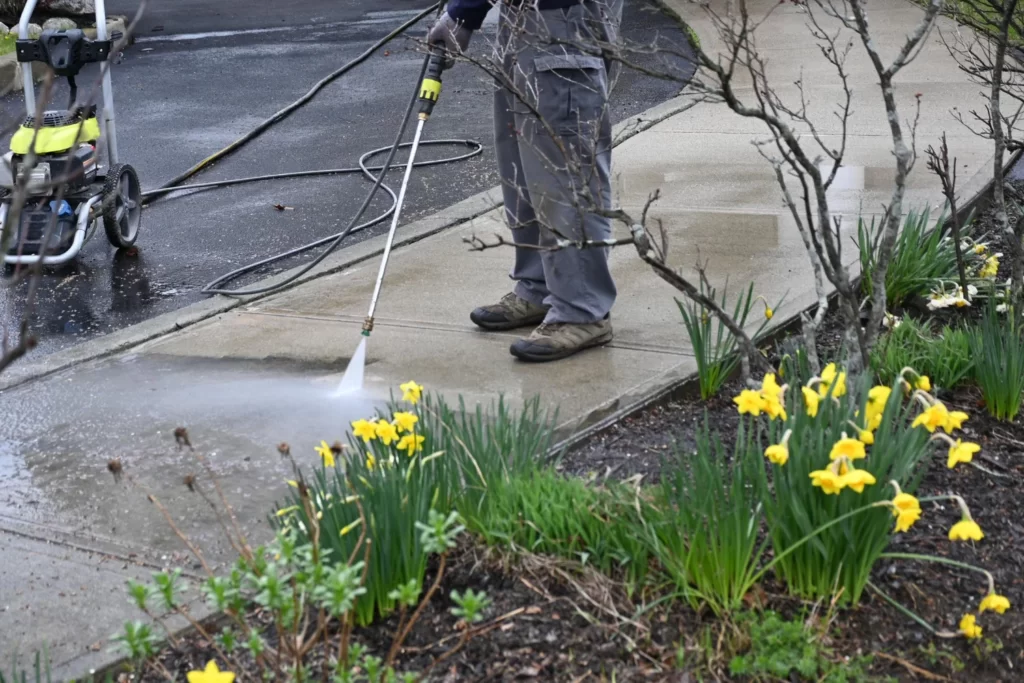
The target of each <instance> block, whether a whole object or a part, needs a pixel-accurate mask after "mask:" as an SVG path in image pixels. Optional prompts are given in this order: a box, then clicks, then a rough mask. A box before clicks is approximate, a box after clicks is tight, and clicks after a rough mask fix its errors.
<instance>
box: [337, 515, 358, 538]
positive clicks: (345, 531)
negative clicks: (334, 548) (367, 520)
mask: <svg viewBox="0 0 1024 683" xmlns="http://www.w3.org/2000/svg"><path fill="white" fill-rule="evenodd" d="M362 521H363V520H362V518H360V519H357V520H356V521H354V522H352V523H351V524H346V525H345V526H343V527H341V535H342V536H347V535H348V534H349V533H350V532H351V531H352V530H353V529H355V528H356V527H357V526H359V525H360V524H361V523H362Z"/></svg>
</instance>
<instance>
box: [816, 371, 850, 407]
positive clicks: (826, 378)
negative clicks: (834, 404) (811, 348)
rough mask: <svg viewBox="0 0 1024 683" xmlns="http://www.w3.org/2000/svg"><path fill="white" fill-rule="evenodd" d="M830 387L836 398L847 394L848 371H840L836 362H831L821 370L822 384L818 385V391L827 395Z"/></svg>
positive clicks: (823, 395)
mask: <svg viewBox="0 0 1024 683" xmlns="http://www.w3.org/2000/svg"><path fill="white" fill-rule="evenodd" d="M830 389H831V390H832V395H833V396H834V397H836V398H839V397H840V396H843V395H845V394H846V373H845V372H840V371H839V369H838V368H837V367H836V364H835V363H829V364H828V365H826V366H825V369H824V370H822V371H821V385H820V386H819V387H818V393H819V394H820V395H821V396H822V397H825V396H827V395H828V393H829V390H830Z"/></svg>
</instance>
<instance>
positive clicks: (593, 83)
mask: <svg viewBox="0 0 1024 683" xmlns="http://www.w3.org/2000/svg"><path fill="white" fill-rule="evenodd" d="M526 4H529V3H524V5H526ZM621 16H622V0H586V1H585V2H583V3H582V4H580V5H576V6H574V7H571V8H569V9H564V10H563V9H559V10H545V11H539V10H537V9H534V8H530V7H522V8H513V7H510V6H507V5H506V6H503V7H502V15H501V21H500V23H499V29H498V41H497V46H496V60H498V63H499V64H500V66H501V71H502V74H503V77H504V78H505V79H507V81H505V82H504V83H502V82H501V78H499V83H498V88H497V90H496V93H495V98H494V131H495V151H496V154H497V158H498V168H499V172H500V174H501V181H502V190H503V193H504V200H505V216H506V220H507V221H508V224H509V227H510V228H511V229H512V231H513V237H514V241H515V242H516V243H517V244H522V245H531V246H540V247H547V246H552V245H554V244H555V243H556V241H557V240H558V239H569V240H580V239H588V240H603V239H608V238H610V237H611V235H612V228H611V222H610V221H609V219H607V218H605V217H603V216H600V215H597V214H596V213H595V210H597V211H600V210H607V209H610V208H611V201H612V198H611V120H610V118H609V112H608V93H609V89H610V77H609V72H610V71H611V66H612V65H610V64H606V63H605V61H604V60H603V59H601V58H600V57H597V56H593V55H588V54H584V52H583V51H582V50H579V49H577V48H575V47H573V46H572V45H565V41H571V42H574V43H576V44H579V41H586V40H587V38H588V36H595V35H596V36H598V37H599V38H601V39H602V40H615V39H617V37H618V28H619V21H620V19H621ZM560 41H561V42H560ZM511 277H512V279H513V280H515V281H516V287H515V292H516V294H518V295H519V296H520V297H522V298H524V299H526V300H527V301H530V302H532V303H534V304H544V305H546V306H550V310H549V312H548V315H547V318H546V319H545V322H568V323H589V322H594V321H596V320H601V319H603V318H604V317H605V316H607V315H608V312H609V311H610V310H611V307H612V304H613V303H614V302H615V294H616V292H615V283H614V282H613V281H612V276H611V273H610V272H609V269H608V249H607V248H583V249H580V248H577V247H575V246H573V247H567V248H564V249H560V250H546V251H545V250H537V249H530V248H527V246H524V247H517V248H516V254H515V265H514V266H513V268H512V272H511Z"/></svg>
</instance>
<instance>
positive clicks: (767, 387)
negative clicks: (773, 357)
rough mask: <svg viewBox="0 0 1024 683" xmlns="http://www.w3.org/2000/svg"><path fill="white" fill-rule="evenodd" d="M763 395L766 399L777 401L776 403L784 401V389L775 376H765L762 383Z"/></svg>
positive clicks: (770, 374)
mask: <svg viewBox="0 0 1024 683" xmlns="http://www.w3.org/2000/svg"><path fill="white" fill-rule="evenodd" d="M761 393H762V394H764V397H765V398H768V399H775V400H776V401H780V400H782V387H780V386H779V383H778V382H776V381H775V375H774V374H772V373H769V374H767V375H765V376H764V380H763V381H762V382H761Z"/></svg>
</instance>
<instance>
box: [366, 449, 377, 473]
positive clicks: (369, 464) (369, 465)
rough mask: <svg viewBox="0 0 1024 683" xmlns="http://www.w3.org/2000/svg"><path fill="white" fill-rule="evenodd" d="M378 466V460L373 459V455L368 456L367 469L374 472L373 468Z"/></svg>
mask: <svg viewBox="0 0 1024 683" xmlns="http://www.w3.org/2000/svg"><path fill="white" fill-rule="evenodd" d="M376 466H377V458H375V457H373V453H367V454H366V469H368V470H370V471H371V472H372V471H373V468H374V467H376Z"/></svg>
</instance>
